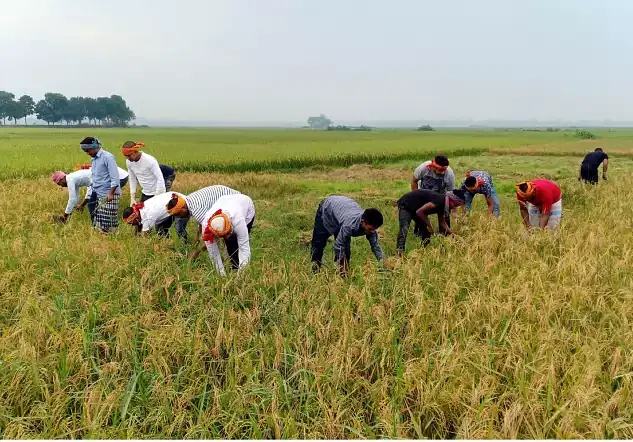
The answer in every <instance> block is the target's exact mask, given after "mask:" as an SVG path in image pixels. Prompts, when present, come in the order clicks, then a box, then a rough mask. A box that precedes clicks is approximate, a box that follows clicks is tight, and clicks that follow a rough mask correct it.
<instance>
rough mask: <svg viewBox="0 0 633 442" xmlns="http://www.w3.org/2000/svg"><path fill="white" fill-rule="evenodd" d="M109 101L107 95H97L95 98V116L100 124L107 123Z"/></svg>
mask: <svg viewBox="0 0 633 442" xmlns="http://www.w3.org/2000/svg"><path fill="white" fill-rule="evenodd" d="M109 103H110V99H109V98H108V97H98V98H97V106H96V107H95V111H96V114H95V117H96V119H97V120H99V122H100V123H101V125H102V126H104V125H105V124H107V123H108V105H109Z"/></svg>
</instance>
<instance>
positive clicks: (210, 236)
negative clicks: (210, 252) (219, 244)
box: [202, 209, 232, 243]
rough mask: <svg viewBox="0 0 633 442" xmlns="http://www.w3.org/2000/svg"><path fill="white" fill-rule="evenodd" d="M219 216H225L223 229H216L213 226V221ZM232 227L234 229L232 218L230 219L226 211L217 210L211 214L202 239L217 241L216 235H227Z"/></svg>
mask: <svg viewBox="0 0 633 442" xmlns="http://www.w3.org/2000/svg"><path fill="white" fill-rule="evenodd" d="M218 217H221V218H224V229H223V230H215V229H214V228H213V227H211V222H212V221H213V220H214V219H215V218H218ZM231 229H232V226H231V220H230V219H229V217H228V215H227V214H226V213H222V209H219V210H218V211H217V212H215V213H214V214H213V215H211V218H209V222H207V226H206V227H205V229H204V232H203V234H202V240H203V241H209V242H211V243H213V241H215V237H216V236H225V235H227V234H228V233H229V232H230V231H231Z"/></svg>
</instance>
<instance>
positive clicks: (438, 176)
mask: <svg viewBox="0 0 633 442" xmlns="http://www.w3.org/2000/svg"><path fill="white" fill-rule="evenodd" d="M448 164H449V162H448V158H446V157H445V156H444V155H437V156H436V157H435V158H434V159H433V160H429V161H426V162H424V163H422V164H420V165H419V166H418V167H417V168H416V169H415V171H414V172H413V177H412V178H411V190H416V189H426V190H432V191H434V192H439V193H446V192H447V191H449V190H453V189H455V173H454V172H453V169H451V168H450V167H449V165H448ZM446 225H447V226H448V227H450V226H451V217H450V214H448V215H447V217H446ZM443 232H444V227H442V226H440V233H443ZM413 233H414V234H415V235H417V236H420V235H422V234H423V233H422V232H421V231H420V230H419V226H418V225H416V227H415V228H414V230H413Z"/></svg>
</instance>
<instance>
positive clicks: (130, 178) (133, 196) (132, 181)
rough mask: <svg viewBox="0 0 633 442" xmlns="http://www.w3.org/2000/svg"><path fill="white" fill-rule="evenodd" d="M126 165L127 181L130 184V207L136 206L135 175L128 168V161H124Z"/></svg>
mask: <svg viewBox="0 0 633 442" xmlns="http://www.w3.org/2000/svg"><path fill="white" fill-rule="evenodd" d="M126 163H127V173H128V181H129V182H130V203H131V204H132V205H134V204H136V174H135V173H134V171H133V170H132V168H131V167H130V161H129V160H128V161H126Z"/></svg>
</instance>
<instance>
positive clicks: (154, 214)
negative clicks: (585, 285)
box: [123, 192, 189, 240]
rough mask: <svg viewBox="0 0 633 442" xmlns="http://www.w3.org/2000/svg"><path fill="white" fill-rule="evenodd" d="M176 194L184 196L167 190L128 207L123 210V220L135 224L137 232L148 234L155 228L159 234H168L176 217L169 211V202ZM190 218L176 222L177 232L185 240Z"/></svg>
mask: <svg viewBox="0 0 633 442" xmlns="http://www.w3.org/2000/svg"><path fill="white" fill-rule="evenodd" d="M174 195H177V196H179V197H181V198H184V195H183V194H181V193H175V192H174V193H172V192H165V193H161V194H160V195H156V196H154V197H153V198H150V199H148V200H147V201H144V202H140V203H138V204H134V205H133V206H132V207H128V208H126V209H125V210H124V211H123V222H125V223H127V224H130V225H132V226H134V228H135V229H134V232H135V233H136V234H139V233H142V234H148V233H149V232H150V230H152V229H153V228H155V229H156V233H158V235H160V236H166V235H167V233H168V232H169V228H170V227H171V225H172V223H173V221H174V217H173V216H172V215H170V214H169V213H167V203H168V202H169V200H170V199H171V198H172V197H173V196H174ZM188 220H189V219H188V218H185V219H184V220H183V221H184V223H182V224H176V233H178V236H180V237H181V238H182V239H183V240H186V236H187V229H186V228H187V221H188ZM182 225H184V229H182Z"/></svg>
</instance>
